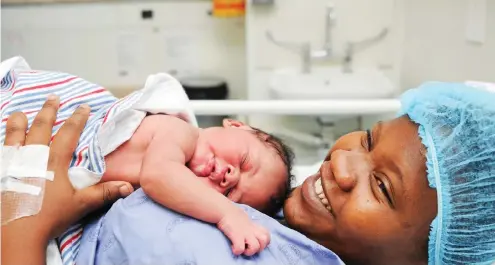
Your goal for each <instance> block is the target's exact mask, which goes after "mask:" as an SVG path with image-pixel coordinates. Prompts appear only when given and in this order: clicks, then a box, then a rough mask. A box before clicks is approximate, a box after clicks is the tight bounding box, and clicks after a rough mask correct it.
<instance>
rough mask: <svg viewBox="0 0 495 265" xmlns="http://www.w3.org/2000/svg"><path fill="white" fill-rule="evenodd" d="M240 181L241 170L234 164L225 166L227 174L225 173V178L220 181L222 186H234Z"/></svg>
mask: <svg viewBox="0 0 495 265" xmlns="http://www.w3.org/2000/svg"><path fill="white" fill-rule="evenodd" d="M237 182H239V170H237V169H236V168H235V167H233V166H232V165H227V166H226V167H225V174H224V175H223V180H222V182H220V186H221V187H223V188H227V189H229V188H232V187H233V186H235V185H236V184H237Z"/></svg>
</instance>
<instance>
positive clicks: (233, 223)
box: [217, 209, 270, 256]
mask: <svg viewBox="0 0 495 265" xmlns="http://www.w3.org/2000/svg"><path fill="white" fill-rule="evenodd" d="M217 226H218V228H219V229H220V230H221V231H222V232H223V233H224V234H225V235H226V236H227V237H228V238H229V239H230V241H231V242H232V252H234V255H240V254H244V255H246V256H251V255H254V254H256V253H258V252H260V251H262V250H263V249H265V247H266V246H267V245H268V243H270V233H269V232H268V231H267V230H266V229H265V228H263V227H261V226H259V225H258V224H256V223H254V222H252V221H251V220H250V219H249V216H248V215H247V214H246V213H245V212H244V211H242V210H240V209H239V211H233V212H229V213H227V214H225V216H224V217H223V218H222V220H220V222H218V224H217Z"/></svg>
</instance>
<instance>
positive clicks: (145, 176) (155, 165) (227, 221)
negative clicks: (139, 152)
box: [140, 115, 269, 255]
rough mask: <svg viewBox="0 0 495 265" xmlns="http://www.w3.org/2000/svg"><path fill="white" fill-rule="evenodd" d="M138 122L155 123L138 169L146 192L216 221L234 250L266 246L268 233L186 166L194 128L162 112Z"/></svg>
mask: <svg viewBox="0 0 495 265" xmlns="http://www.w3.org/2000/svg"><path fill="white" fill-rule="evenodd" d="M150 118H152V119H150ZM145 122H146V123H145ZM141 126H154V129H153V130H152V131H153V136H152V139H151V141H150V144H149V146H148V148H147V150H146V153H145V155H144V159H143V164H142V168H141V172H140V184H141V187H142V188H143V190H144V192H145V193H146V194H147V195H148V196H150V197H151V198H152V199H153V200H155V201H156V202H158V203H160V204H162V205H164V206H166V207H168V208H170V209H172V210H174V211H177V212H180V213H183V214H185V215H188V216H191V217H194V218H196V219H199V220H202V221H205V222H208V223H213V224H217V225H218V227H219V229H220V230H222V231H223V232H224V233H225V235H226V236H227V237H228V238H229V239H230V240H231V241H232V245H233V246H232V248H233V252H234V253H235V254H242V253H244V254H246V255H252V254H255V253H256V252H258V251H259V250H262V249H264V248H265V247H266V245H267V244H268V241H269V234H268V233H267V232H266V231H265V230H264V229H263V228H261V227H259V226H257V225H256V224H254V223H252V222H251V220H250V219H249V217H248V216H247V214H246V213H245V212H244V211H242V210H241V209H239V208H238V207H236V206H235V205H234V204H233V203H232V202H231V201H229V200H228V199H227V198H226V197H225V196H223V195H222V194H221V193H219V192H217V191H215V190H214V189H213V188H211V187H208V186H207V185H206V184H204V183H202V182H201V181H199V180H198V177H197V176H196V175H195V174H194V173H193V172H192V171H191V170H190V169H189V168H187V167H186V162H187V161H188V160H189V159H190V157H191V156H192V154H193V153H194V149H195V147H196V141H197V137H198V135H197V131H196V130H195V128H193V127H191V126H190V125H188V124H187V123H185V122H184V121H181V120H179V119H177V118H173V117H169V116H163V115H159V116H156V117H154V116H150V117H147V118H146V119H145V121H143V124H142V125H141ZM246 245H247V249H246Z"/></svg>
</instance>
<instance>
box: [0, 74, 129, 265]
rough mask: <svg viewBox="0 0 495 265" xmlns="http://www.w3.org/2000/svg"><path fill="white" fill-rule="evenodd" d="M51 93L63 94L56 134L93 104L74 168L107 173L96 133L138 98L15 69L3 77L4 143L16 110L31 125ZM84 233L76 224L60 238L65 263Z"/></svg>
mask: <svg viewBox="0 0 495 265" xmlns="http://www.w3.org/2000/svg"><path fill="white" fill-rule="evenodd" d="M50 94H55V95H58V96H59V97H60V109H59V112H58V115H57V120H56V122H55V126H54V127H53V134H52V135H55V133H56V132H57V131H58V129H59V128H60V127H61V126H62V124H63V123H64V122H65V120H66V119H67V118H69V117H70V116H71V115H72V113H73V112H74V110H75V109H76V108H77V107H78V106H79V105H81V104H84V103H85V104H88V105H89V106H90V107H91V114H90V118H89V119H88V122H87V124H86V127H85V129H84V131H83V133H82V135H81V138H80V140H79V144H78V146H77V148H76V151H75V153H74V154H73V158H72V161H71V167H83V168H84V169H87V170H90V171H92V172H93V173H94V174H96V175H99V176H101V175H103V173H104V170H105V163H104V157H103V156H102V154H101V152H100V150H99V146H98V144H97V141H95V139H96V137H95V135H96V133H97V132H98V130H99V128H100V127H101V126H102V124H104V123H105V122H106V121H107V120H108V119H109V118H110V117H111V116H112V115H114V114H115V113H118V112H119V110H121V109H123V108H124V109H125V108H129V107H130V106H132V104H133V103H134V102H135V99H136V98H137V97H136V96H133V95H131V96H129V97H126V98H124V99H121V100H118V99H117V98H115V97H114V96H112V94H111V93H109V92H108V91H106V90H105V89H104V88H102V87H101V86H99V85H96V84H93V83H90V82H88V81H86V80H83V79H81V78H79V77H76V76H73V75H70V74H66V73H57V72H45V71H16V70H14V69H13V70H11V71H9V72H8V73H7V75H5V76H4V77H3V79H2V80H1V99H2V103H1V119H2V122H1V130H0V141H1V142H2V143H3V142H4V140H5V126H6V124H7V119H8V117H9V116H10V115H11V114H12V113H14V112H17V111H22V112H23V113H24V114H26V116H27V118H28V121H29V125H31V123H32V122H33V120H34V117H35V116H36V114H37V113H38V112H39V110H40V109H41V107H42V105H43V104H44V102H45V100H46V98H47V96H48V95H50ZM81 234H82V227H81V226H80V225H75V226H73V227H71V228H70V229H69V230H68V231H67V232H66V233H64V234H63V235H62V236H61V237H60V238H59V240H58V243H59V249H60V253H61V257H62V261H63V264H64V265H68V264H74V262H73V261H74V258H75V256H76V255H77V249H78V246H79V240H80V238H81Z"/></svg>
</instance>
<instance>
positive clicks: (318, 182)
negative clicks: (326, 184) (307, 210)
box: [314, 177, 332, 213]
mask: <svg viewBox="0 0 495 265" xmlns="http://www.w3.org/2000/svg"><path fill="white" fill-rule="evenodd" d="M314 189H315V193H316V195H317V196H318V198H319V199H320V202H321V203H322V204H323V206H325V208H327V210H328V211H329V212H330V213H332V207H331V206H330V203H329V202H328V198H327V197H326V196H325V193H324V192H323V186H322V185H321V177H319V178H318V179H317V180H316V181H315V184H314Z"/></svg>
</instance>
